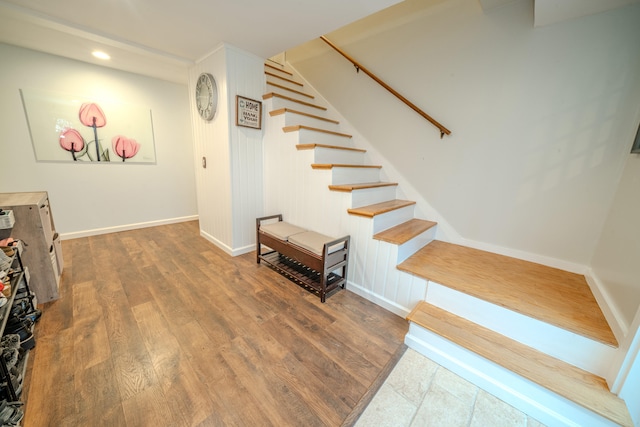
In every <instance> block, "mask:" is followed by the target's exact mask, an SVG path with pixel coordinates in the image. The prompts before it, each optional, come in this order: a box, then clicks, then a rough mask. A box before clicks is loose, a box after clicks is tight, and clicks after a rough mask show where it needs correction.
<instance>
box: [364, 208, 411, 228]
mask: <svg viewBox="0 0 640 427" xmlns="http://www.w3.org/2000/svg"><path fill="white" fill-rule="evenodd" d="M414 207H415V205H410V206H405V207H404V208H400V209H394V210H392V211H391V212H385V213H383V214H380V215H376V216H374V217H373V234H376V233H379V232H381V231H382V230H386V229H388V228H391V227H395V226H396V225H399V224H402V223H403V222H406V221H409V220H410V219H412V218H413V214H414Z"/></svg>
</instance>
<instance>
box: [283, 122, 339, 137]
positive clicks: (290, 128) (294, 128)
mask: <svg viewBox="0 0 640 427" xmlns="http://www.w3.org/2000/svg"><path fill="white" fill-rule="evenodd" d="M303 129H304V130H310V131H314V132H321V133H328V134H330V135H336V136H342V137H345V138H351V135H349V134H347V133H340V132H334V131H332V130H326V129H320V128H314V127H311V126H304V125H294V126H285V127H283V128H282V130H283V131H285V132H297V131H299V130H303Z"/></svg>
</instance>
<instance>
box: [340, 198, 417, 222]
mask: <svg viewBox="0 0 640 427" xmlns="http://www.w3.org/2000/svg"><path fill="white" fill-rule="evenodd" d="M415 204H416V202H413V201H411V200H397V199H396V200H389V201H388V202H382V203H376V204H374V205H369V206H362V207H359V208H351V209H347V212H349V213H350V214H351V215H358V216H364V217H368V218H373V217H374V216H376V215H381V214H383V213H387V212H391V211H394V210H396V209H401V208H404V207H407V206H411V205H415Z"/></svg>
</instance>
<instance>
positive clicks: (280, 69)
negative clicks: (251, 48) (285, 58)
mask: <svg viewBox="0 0 640 427" xmlns="http://www.w3.org/2000/svg"><path fill="white" fill-rule="evenodd" d="M264 66H265V67H269V68H273V69H274V70H278V71H280V72H281V73H285V74H289V75H290V76H293V73H291V72H289V71H287V70H283V69H282V68H280V67H276V66H275V65H271V64H268V63H266V62H265V64H264Z"/></svg>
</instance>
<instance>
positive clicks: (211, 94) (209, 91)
mask: <svg viewBox="0 0 640 427" xmlns="http://www.w3.org/2000/svg"><path fill="white" fill-rule="evenodd" d="M217 104H218V87H217V86H216V81H215V80H214V79H213V76H212V75H211V74H209V73H202V74H200V77H198V81H197V82H196V108H197V109H198V113H199V114H200V117H202V118H203V119H205V120H211V119H212V118H213V116H214V115H215V114H216V107H217Z"/></svg>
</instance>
